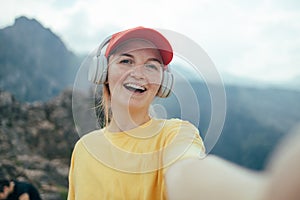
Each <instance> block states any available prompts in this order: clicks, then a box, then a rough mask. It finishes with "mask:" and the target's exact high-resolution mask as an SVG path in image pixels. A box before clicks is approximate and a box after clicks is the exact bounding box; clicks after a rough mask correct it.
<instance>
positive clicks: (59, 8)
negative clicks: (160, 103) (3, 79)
mask: <svg viewBox="0 0 300 200" xmlns="http://www.w3.org/2000/svg"><path fill="white" fill-rule="evenodd" d="M2 5H5V6H4V7H3V6H2V7H1V8H0V12H1V13H2V14H1V16H2V17H1V22H0V27H5V26H7V25H10V24H12V23H13V21H14V18H15V17H16V16H20V15H26V16H28V17H34V18H36V19H37V20H39V21H40V22H41V23H42V24H43V25H44V26H45V27H47V28H50V29H51V30H52V31H53V32H54V33H56V34H58V35H59V36H60V37H61V38H62V40H63V41H64V42H65V43H66V45H67V46H68V47H69V49H71V50H73V51H75V52H76V53H88V52H90V51H92V50H93V49H94V48H96V46H97V45H98V44H99V43H100V42H101V41H102V40H103V39H104V38H105V37H106V36H107V35H110V34H112V33H114V32H116V31H120V30H122V29H126V28H130V27H134V26H140V25H143V26H146V27H156V28H163V29H169V30H172V31H176V32H179V33H182V34H184V35H186V36H187V37H189V38H191V39H192V40H194V41H195V42H197V43H198V44H199V45H200V46H202V47H203V49H204V50H205V51H206V52H207V53H208V55H209V56H210V57H211V58H212V60H213V61H214V63H215V65H216V67H217V68H218V69H219V70H220V71H221V72H228V73H231V74H233V75H237V76H241V77H246V78H253V79H257V80H264V81H278V80H279V81H280V80H281V81H283V80H286V79H290V78H293V77H296V76H299V75H300V71H299V69H298V67H297V66H299V59H298V57H299V56H298V55H299V51H300V41H299V40H300V39H299V35H300V25H299V21H300V12H299V10H300V3H299V1H297V0H272V1H270V0H263V1H259V0H253V1H251V2H249V1H248V2H245V1H238V0H230V1H209V0H201V1H197V0H184V1H172V2H171V1H167V0H153V1H139V0H128V1H123V0H118V1H104V0H75V1H71V0H67V1H60V0H49V1H35V0H23V1H17V0H10V1H7V2H5V3H2Z"/></svg>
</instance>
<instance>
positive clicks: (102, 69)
mask: <svg viewBox="0 0 300 200" xmlns="http://www.w3.org/2000/svg"><path fill="white" fill-rule="evenodd" d="M98 69H99V70H98V74H97V76H98V77H99V78H98V84H104V83H105V82H106V79H107V70H108V66H107V58H106V57H105V56H104V55H102V54H101V55H99V56H98Z"/></svg>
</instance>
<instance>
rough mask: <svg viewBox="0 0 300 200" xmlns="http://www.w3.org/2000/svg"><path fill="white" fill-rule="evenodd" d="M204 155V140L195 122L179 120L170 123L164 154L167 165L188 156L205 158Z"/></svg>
mask: <svg viewBox="0 0 300 200" xmlns="http://www.w3.org/2000/svg"><path fill="white" fill-rule="evenodd" d="M204 156H205V147H204V144H203V141H202V139H201V137H200V134H199V131H198V129H197V128H196V127H195V126H194V125H193V124H191V123H189V122H187V121H180V120H178V121H177V122H175V123H172V125H170V127H169V128H168V137H167V139H166V143H165V146H164V154H163V162H164V163H163V165H164V166H165V167H168V166H170V165H172V164H173V163H175V162H177V161H179V160H183V159H186V158H203V157H204Z"/></svg>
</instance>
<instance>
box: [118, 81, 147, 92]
mask: <svg viewBox="0 0 300 200" xmlns="http://www.w3.org/2000/svg"><path fill="white" fill-rule="evenodd" d="M124 87H125V88H126V89H127V90H129V91H132V92H138V93H143V92H145V91H146V90H147V89H146V88H145V87H143V86H140V85H137V84H134V83H125V84H124Z"/></svg>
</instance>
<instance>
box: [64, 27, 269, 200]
mask: <svg viewBox="0 0 300 200" xmlns="http://www.w3.org/2000/svg"><path fill="white" fill-rule="evenodd" d="M172 58H173V49H172V46H171V45H170V43H169V41H168V40H167V39H166V38H165V37H164V36H163V35H162V34H161V33H160V32H158V31H156V30H154V29H149V28H144V27H137V28H133V29H129V30H125V31H121V32H118V33H116V34H114V35H112V36H109V37H108V38H107V39H105V40H104V41H103V43H102V44H101V45H100V46H99V48H98V51H97V54H96V60H97V62H96V64H95V65H92V66H90V69H89V80H90V81H92V82H93V83H95V84H102V85H103V95H102V97H103V99H102V104H101V105H100V106H103V109H104V110H105V118H106V120H105V121H106V123H105V125H104V127H102V128H101V129H99V130H95V131H92V132H90V133H88V134H86V135H84V136H83V137H82V138H81V139H80V140H79V141H78V142H77V143H76V145H75V148H74V151H73V154H72V159H71V166H70V171H69V193H68V199H69V200H73V199H149V200H150V199H209V200H214V199H215V200H217V199H231V200H240V199H243V200H248V199H249V200H250V199H251V200H262V199H263V198H264V195H266V193H267V191H269V190H267V188H269V187H270V186H269V185H270V184H269V183H270V180H272V179H270V175H269V174H267V173H265V174H259V173H256V172H252V171H249V170H247V169H244V168H241V167H239V166H236V165H234V164H232V163H229V162H227V161H225V160H222V159H220V158H218V157H216V156H212V155H206V154H205V147H204V144H203V142H202V138H201V137H200V135H199V131H198V129H197V128H196V127H195V126H194V125H193V124H191V123H190V122H188V121H184V120H181V119H160V118H155V117H153V116H151V114H150V110H151V109H150V105H151V103H152V102H153V100H154V99H155V98H156V97H162V98H165V97H168V96H169V95H170V94H171V92H172V86H173V76H172V73H170V71H169V63H170V62H171V61H172ZM187 98H188V97H187ZM265 199H267V198H265Z"/></svg>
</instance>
